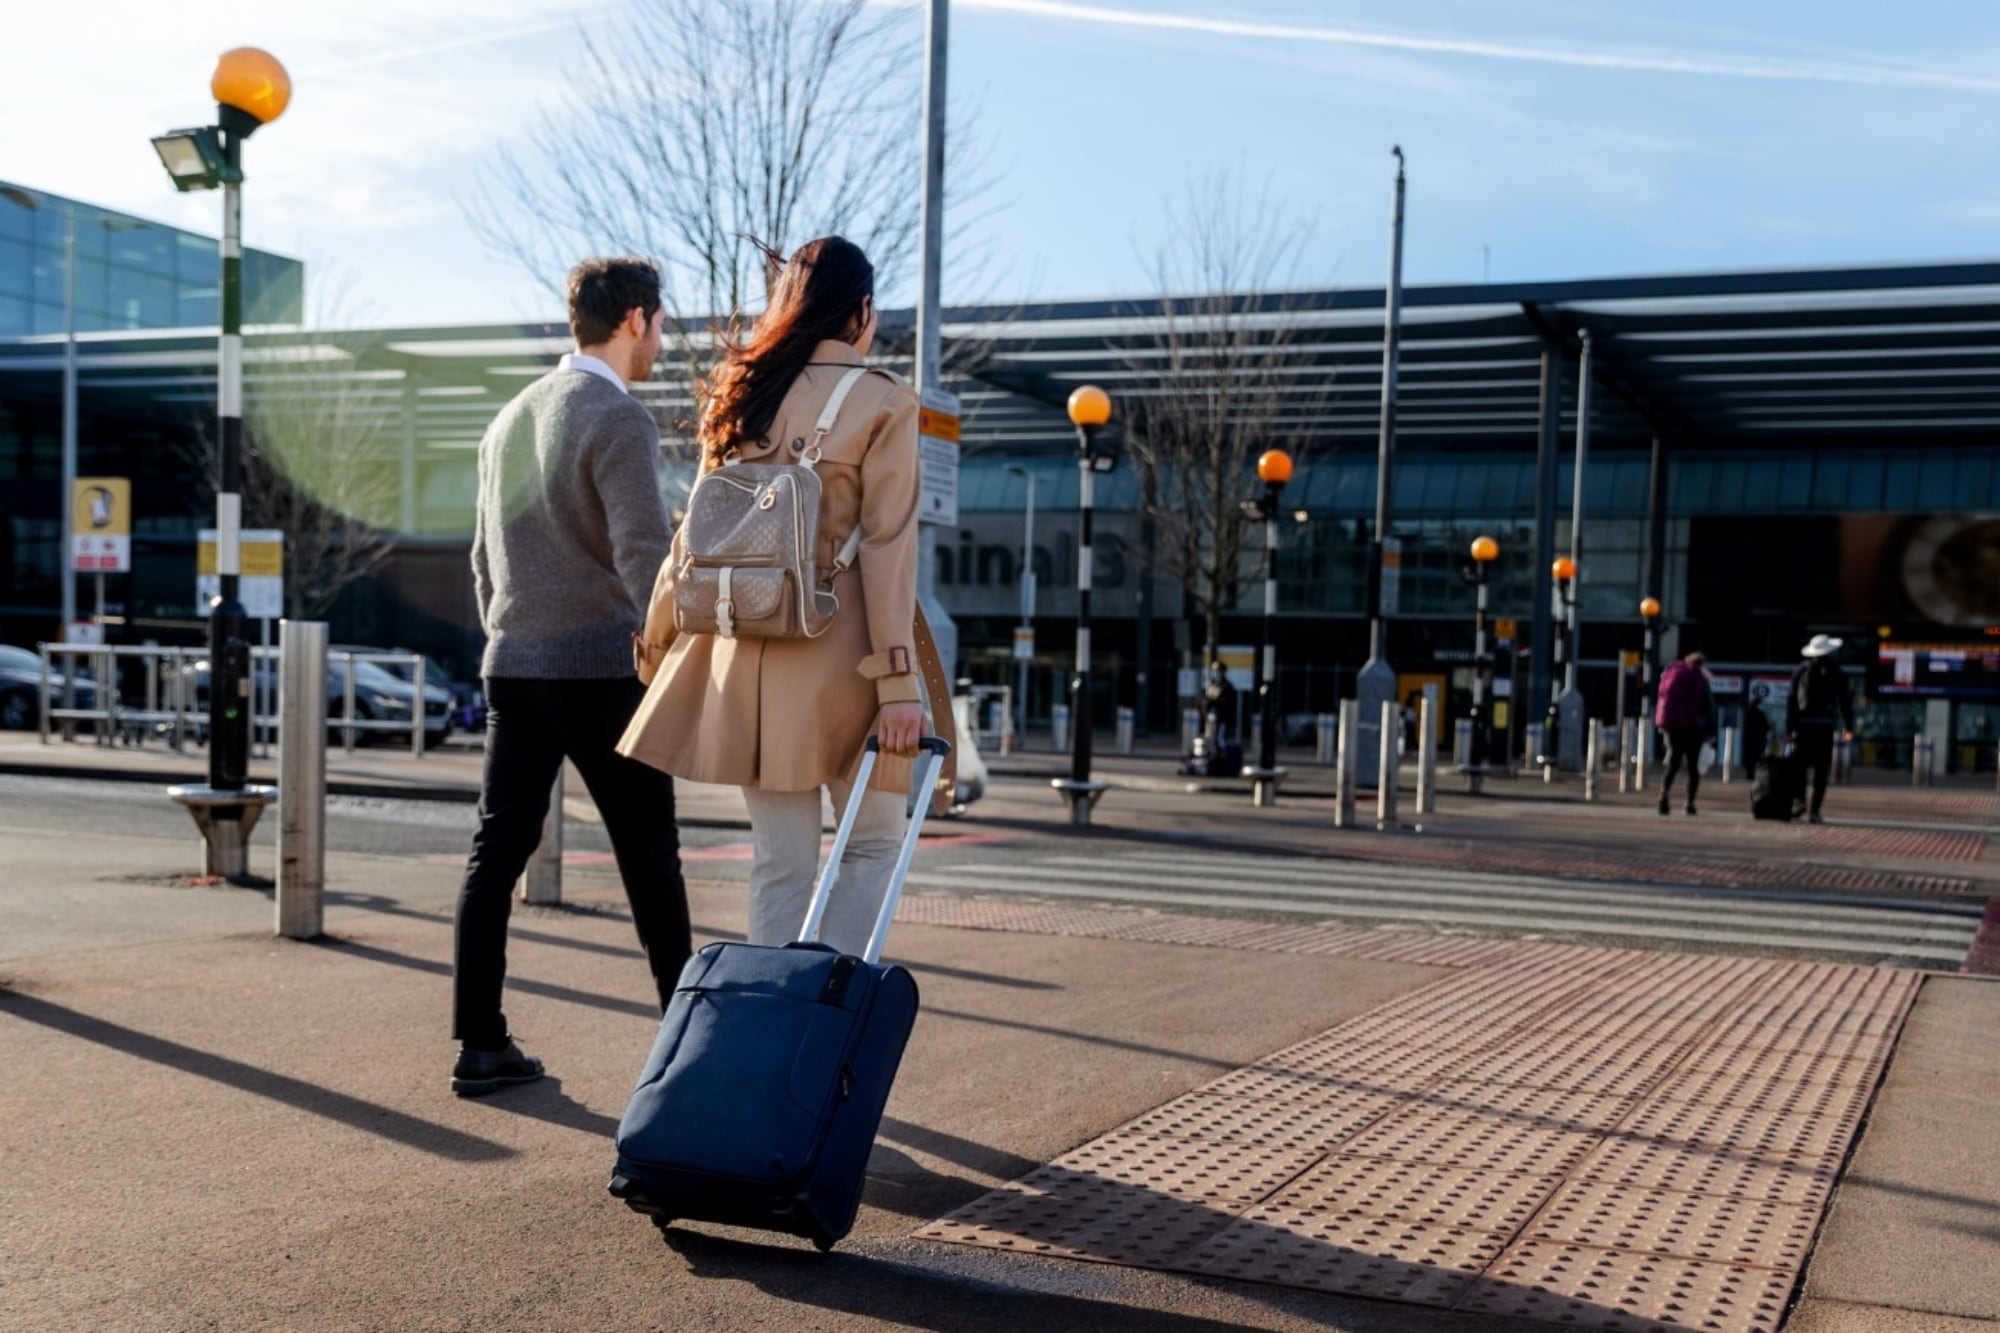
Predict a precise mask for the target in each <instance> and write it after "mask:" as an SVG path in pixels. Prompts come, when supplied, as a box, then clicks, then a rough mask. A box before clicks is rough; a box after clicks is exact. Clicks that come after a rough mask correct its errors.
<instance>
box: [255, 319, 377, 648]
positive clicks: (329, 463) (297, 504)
mask: <svg viewBox="0 0 2000 1333" xmlns="http://www.w3.org/2000/svg"><path fill="white" fill-rule="evenodd" d="M345 341H346V340H345V337H344V336H343V335H325V334H321V335H318V336H315V337H313V338H312V339H310V340H309V341H307V342H304V343H302V344H297V345H284V344H281V345H278V346H272V347H267V348H262V349H258V350H259V353H260V354H259V357H258V361H259V362H260V363H261V364H256V365H254V367H253V373H252V374H251V375H249V376H248V377H247V382H246V385H245V393H244V421H243V425H244V455H243V480H244V495H243V507H244V512H245V516H246V518H247V520H248V521H249V523H250V524H251V525H253V526H257V527H267V528H278V529H281V530H282V531H283V532H284V534H285V608H286V613H287V614H288V615H291V616H292V617H294V618H297V619H302V620H309V619H314V618H316V617H318V616H320V615H322V614H324V613H325V612H326V610H327V609H328V608H329V607H331V606H332V605H333V603H334V599H335V598H337V597H338V596H339V595H340V592H341V589H343V588H345V587H346V586H347V585H348V584H350V583H353V582H355V581H356V580H358V579H362V578H366V577H367V576H368V575H370V574H372V573H373V572H374V571H375V570H376V569H377V568H379V567H380V566H381V564H382V562H383V561H385V560H387V559H388V558H389V555H390V553H391V552H393V551H394V550H395V545H396V530H397V509H398V505H399V502H400V499H401V470H400V464H399V460H398V458H397V455H396V451H395V449H394V447H393V442H394V441H395V440H396V439H397V438H398V437H397V434H396V432H395V431H394V425H395V423H396V422H397V421H398V420H399V419H400V408H401V396H400V389H398V388H396V387H394V386H390V387H388V388H386V389H385V388H383V387H381V386H379V385H378V384H377V383H376V382H375V381H373V380H370V379H367V378H359V377H356V375H355V374H354V371H355V369H356V361H357V360H358V357H357V353H358V352H359V351H360V350H361V349H359V348H358V347H352V346H347V345H344V344H345Z"/></svg>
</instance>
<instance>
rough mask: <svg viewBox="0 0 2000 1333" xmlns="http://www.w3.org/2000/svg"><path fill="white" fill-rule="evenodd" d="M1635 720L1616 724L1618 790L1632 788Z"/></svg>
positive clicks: (1625, 790) (1623, 790) (1629, 789)
mask: <svg viewBox="0 0 2000 1333" xmlns="http://www.w3.org/2000/svg"><path fill="white" fill-rule="evenodd" d="M1638 725H1639V724H1638V723H1637V722H1620V723H1619V724H1618V790H1619V791H1621V792H1627V791H1631V790H1632V729H1633V728H1634V727H1636V726H1638Z"/></svg>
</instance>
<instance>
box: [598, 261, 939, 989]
mask: <svg viewBox="0 0 2000 1333" xmlns="http://www.w3.org/2000/svg"><path fill="white" fill-rule="evenodd" d="M875 328H876V313H875V272H874V268H873V266H872V265H871V264H870V263H869V261H868V258H867V256H866V255H864V254H863V253H862V252H861V250H860V249H859V248H858V247H856V246H855V245H853V244H852V243H850V242H848V241H846V240H843V239H842V238H840V237H838V236H828V237H823V238H821V239H819V240H816V241H811V242H809V243H807V244H806V245H804V246H802V247H800V249H799V250H798V252H797V253H796V254H794V255H793V256H792V257H791V258H790V259H789V260H787V261H786V262H785V263H784V266H783V267H782V268H781V269H780V270H779V273H778V277H777V281H776V282H775V284H774V285H773V287H772V290H771V300H770V306H769V309H767V310H766V311H765V313H764V315H763V317H762V318H761V319H759V320H758V321H757V322H756V324H755V326H754V328H753V329H752V330H751V331H750V333H749V334H748V336H747V337H744V338H741V339H735V338H731V339H728V340H726V342H727V353H726V355H725V358H724V360H723V363H722V364H721V366H720V367H718V368H717V370H716V371H715V372H714V374H713V375H712V376H711V378H710V380H709V383H708V385H707V391H706V393H705V395H704V401H703V406H702V414H701V423H700V430H699V434H698V440H699V443H700V445H701V449H702V471H703V472H704V474H706V473H708V472H711V471H713V470H714V469H716V468H721V467H727V466H730V465H732V464H735V463H779V464H796V463H803V462H810V463H812V464H813V466H814V470H815V471H816V472H817V474H818V477H819V482H820V503H819V510H818V525H817V532H816V535H815V538H814V546H815V550H814V552H813V554H814V557H815V559H814V564H815V567H816V568H817V569H818V570H820V571H831V572H832V577H831V581H830V583H827V584H824V585H823V587H825V588H826V589H827V590H830V591H831V592H832V593H833V595H834V596H835V597H836V598H837V599H838V602H839V610H838V611H837V612H835V613H834V614H833V617H832V620H831V623H830V624H829V625H828V626H827V627H826V629H825V631H824V632H823V633H821V634H819V635H818V637H814V638H806V637H790V638H766V637H750V636H747V635H736V636H730V635H728V634H726V633H724V632H717V633H712V634H711V633H692V632H681V633H677V632H676V631H675V626H674V613H673V608H674V603H675V599H674V595H673V592H674V589H673V583H674V580H675V579H676V578H677V577H678V576H679V573H680V566H681V563H682V561H683V560H684V559H685V549H684V548H685V539H686V537H687V525H686V524H685V523H683V525H682V527H681V530H680V531H679V532H677V533H676V534H675V539H674V545H673V549H672V551H671V552H670V553H669V554H668V556H667V560H666V563H665V564H664V565H663V566H662V567H661V570H660V579H659V584H658V586H656V588H655V591H654V594H653V599H652V609H651V611H650V613H649V614H648V616H647V623H646V627H645V629H644V630H643V631H642V632H641V635H640V637H639V640H638V642H637V644H636V646H635V655H636V656H637V657H638V659H639V674H640V677H641V678H642V679H645V680H646V681H648V688H647V691H646V697H645V699H644V701H643V702H642V703H641V704H640V706H639V709H638V711H637V712H636V713H635V714H634V715H633V718H632V723H631V725H630V726H629V727H628V728H627V729H626V732H625V736H624V739H623V740H621V741H620V742H619V749H620V751H621V752H622V753H624V754H627V755H629V756H631V757H632V758H634V759H637V760H640V761H641V762H644V763H647V764H651V765H652V766H653V767H655V768H659V769H662V770H664V771H665V772H668V773H671V774H673V775H674V776H675V777H678V778H683V779H686V780H688V781H691V782H707V783H719V784H724V785H728V786H735V787H740V788H742V789H743V799H744V803H745V805H746V806H748V808H749V812H750V826H751V836H752V843H753V851H752V860H751V867H750V913H749V939H750V942H751V943H752V944H782V943H784V942H785V941H787V940H790V939H794V938H796V937H797V934H798V930H799V926H800V924H801V923H802V922H803V921H804V919H805V915H806V907H807V905H808V903H809V902H810V900H811V897H812V889H813V881H814V878H815V875H816V872H817V869H818V862H819V848H820V809H821V804H820V803H821V793H822V790H823V789H831V792H832V797H833V803H834V807H835V808H836V809H844V808H845V806H846V804H847V801H848V799H849V796H850V793H851V790H852V784H851V779H852V776H853V773H854V770H855V768H856V766H857V765H858V763H859V761H860V755H861V751H862V748H863V745H864V743H865V742H866V741H867V739H868V737H869V736H870V735H871V734H872V735H874V736H876V737H878V738H879V740H880V743H881V749H882V752H883V755H884V756H885V759H884V761H883V762H881V763H878V764H877V766H876V770H875V773H876V777H875V780H874V783H873V784H872V785H871V787H870V789H869V790H868V791H867V793H866V794H865V795H864V796H863V797H862V798H861V800H862V805H861V810H860V813H859V816H858V818H857V821H856V824H855V828H854V834H853V838H852V839H851V841H850V842H849V844H848V848H847V854H846V856H845V858H844V859H843V860H842V862H841V874H840V880H839V885H838V888H837V889H836V891H835V894H834V900H833V902H832V903H831V904H830V905H829V907H828V909H827V913H826V917H825V920H824V923H823V926H822V930H821V938H822V939H823V940H825V941H826V943H828V944H830V945H832V946H833V947H835V948H837V949H840V950H842V951H843V952H847V953H856V954H858V953H860V952H861V951H862V949H863V948H864V947H865V945H866V943H867V940H868V936H869V933H870V932H871V930H872V929H873V927H874V924H875V914H876V912H877V911H878V910H879V908H880V906H881V902H882V896H883V894H884V893H885V892H886V890H887V888H888V878H889V874H890V872H891V871H892V869H893V868H894V864H895V859H896V853H897V849H898V843H899V841H900V839H901V835H902V831H903V828H904V809H905V806H906V794H907V792H908V791H909V782H910V765H909V764H908V763H907V762H906V761H904V762H898V761H895V760H892V759H890V758H888V757H889V756H903V757H907V756H910V755H913V754H915V753H916V747H917V741H918V738H919V737H920V736H921V735H922V732H923V728H924V712H923V706H922V704H921V702H920V698H921V694H920V690H919V686H918V677H917V664H918V660H917V651H916V644H915V642H914V637H915V635H914V623H915V618H916V584H917V501H918V494H919V486H920V479H919V473H918V463H917V402H918V400H917V394H916V391H915V390H914V389H912V388H911V387H910V386H909V385H908V384H907V383H906V382H905V381H903V380H902V379H900V378H898V377H896V376H894V375H891V374H889V373H888V372H887V371H882V370H874V369H865V370H864V368H865V367H866V365H867V363H866V357H867V355H868V351H869V349H870V347H871V346H872V345H873V343H874V340H875ZM857 370H863V371H864V373H860V374H859V375H853V374H851V372H855V371H857ZM843 384H844V385H845V390H846V392H845V396H844V397H843V398H841V399H840V400H839V401H838V403H837V404H836V405H835V406H836V414H835V417H834V420H833V422H832V424H831V426H830V427H829V428H827V429H826V430H824V431H820V430H819V429H818V427H819V426H820V424H821V422H822V418H823V414H824V413H825V412H826V410H827V407H828V404H829V402H830V401H831V400H833V399H834V396H835V393H836V389H837V388H839V387H841V386H842V385H843ZM856 540H858V545H856V544H854V541H856ZM936 702H937V706H939V707H945V706H947V703H946V702H945V701H936Z"/></svg>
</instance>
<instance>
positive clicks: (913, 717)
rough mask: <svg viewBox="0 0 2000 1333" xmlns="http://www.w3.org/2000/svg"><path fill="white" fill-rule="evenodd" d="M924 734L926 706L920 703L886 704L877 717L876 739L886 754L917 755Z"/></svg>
mask: <svg viewBox="0 0 2000 1333" xmlns="http://www.w3.org/2000/svg"><path fill="white" fill-rule="evenodd" d="M923 734H924V706H923V705H922V704H920V703H915V702H910V703H895V704H884V705H882V711H881V712H880V713H878V714H877V715H876V717H875V738H876V739H877V740H878V741H879V742H881V745H882V753H884V754H896V755H904V756H908V755H913V754H915V753H916V752H917V742H918V741H919V740H921V739H922V738H923Z"/></svg>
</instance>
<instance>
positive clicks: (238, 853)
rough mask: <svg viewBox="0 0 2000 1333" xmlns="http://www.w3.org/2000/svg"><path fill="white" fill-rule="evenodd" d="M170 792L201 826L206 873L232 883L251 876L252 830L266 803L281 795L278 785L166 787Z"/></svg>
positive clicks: (240, 881)
mask: <svg viewBox="0 0 2000 1333" xmlns="http://www.w3.org/2000/svg"><path fill="white" fill-rule="evenodd" d="M167 795H168V796H169V797H170V798H172V799H173V800H174V801H177V802H179V803H180V805H181V806H183V807H184V808H185V809H186V810H187V812H188V813H189V814H190V815H193V816H194V823H195V827H196V828H198V829H200V830H201V838H202V846H203V851H204V856H203V867H204V873H205V874H209V875H215V876H219V877H220V878H222V879H226V880H228V881H229V882H230V883H232V884H240V883H242V882H243V881H244V880H246V879H248V878H249V877H250V834H251V832H252V831H253V830H255V829H256V827H257V820H258V818H259V817H260V816H262V815H263V813H264V807H265V806H267V805H270V804H271V803H272V802H274V801H276V800H277V799H278V789H277V788H276V787H269V786H259V785H250V786H245V787H243V788H241V789H239V790H236V791H230V790H228V789H226V788H217V787H209V786H182V787H169V788H167Z"/></svg>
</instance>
